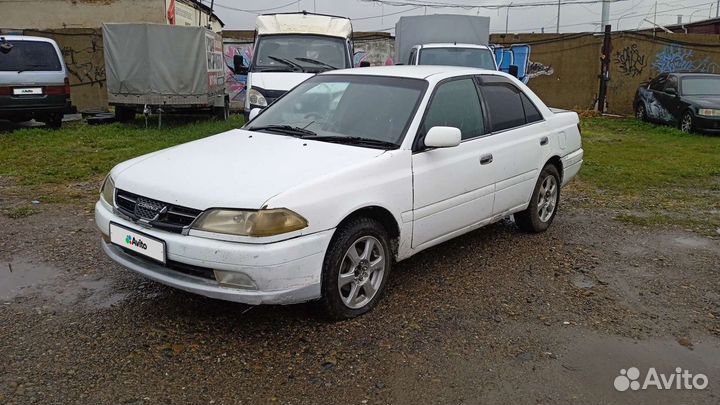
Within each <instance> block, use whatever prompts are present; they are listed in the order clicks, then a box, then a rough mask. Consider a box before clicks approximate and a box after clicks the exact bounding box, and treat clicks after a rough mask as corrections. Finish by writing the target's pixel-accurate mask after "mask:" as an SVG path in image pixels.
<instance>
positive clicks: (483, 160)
mask: <svg viewBox="0 0 720 405" xmlns="http://www.w3.org/2000/svg"><path fill="white" fill-rule="evenodd" d="M492 161H493V155H490V154H487V155H482V156H480V164H481V165H487V164H490V163H492Z"/></svg>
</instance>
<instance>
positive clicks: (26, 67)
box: [17, 64, 43, 73]
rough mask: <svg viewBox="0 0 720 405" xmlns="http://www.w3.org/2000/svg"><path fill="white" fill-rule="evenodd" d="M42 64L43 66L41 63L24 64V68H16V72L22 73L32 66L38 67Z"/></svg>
mask: <svg viewBox="0 0 720 405" xmlns="http://www.w3.org/2000/svg"><path fill="white" fill-rule="evenodd" d="M42 66H43V65H41V64H29V65H25V67H24V68H22V69H20V70H18V71H17V72H18V73H22V72H26V71H28V70H32V69H33V68H39V67H42Z"/></svg>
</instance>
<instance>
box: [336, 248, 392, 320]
mask: <svg viewBox="0 0 720 405" xmlns="http://www.w3.org/2000/svg"><path fill="white" fill-rule="evenodd" d="M386 256H387V255H386V252H385V249H384V248H383V245H382V244H381V243H380V241H378V240H377V239H376V238H374V237H372V236H363V237H361V238H358V239H357V240H356V241H355V242H353V243H352V244H351V245H350V248H348V250H347V252H346V253H345V256H344V257H343V260H342V261H341V262H340V271H339V272H338V290H339V292H340V298H341V300H342V302H343V304H345V306H346V307H348V308H351V309H358V308H362V307H364V306H365V305H367V304H368V303H370V301H372V300H373V298H374V297H375V295H376V294H377V292H378V290H379V289H380V286H381V285H382V282H383V277H385V264H386V263H385V260H387V257H386Z"/></svg>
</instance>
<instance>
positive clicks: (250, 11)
mask: <svg viewBox="0 0 720 405" xmlns="http://www.w3.org/2000/svg"><path fill="white" fill-rule="evenodd" d="M300 1H301V0H294V1H291V2H290V3H287V4H283V5H282V6H277V7H270V8H261V9H255V10H247V9H242V8H236V7H230V6H226V5H224V4H220V3H218V2H217V1H216V2H215V7H220V8H223V9H225V10H232V11H240V12H243V13H250V14H258V13H264V12H266V11H274V10H280V9H281V8H285V7H290V6H292V5H295V4H298V3H300Z"/></svg>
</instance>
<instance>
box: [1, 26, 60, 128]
mask: <svg viewBox="0 0 720 405" xmlns="http://www.w3.org/2000/svg"><path fill="white" fill-rule="evenodd" d="M70 109H71V106H70V81H69V79H68V70H67V67H66V66H65V62H64V61H63V58H62V53H61V52H60V48H58V45H57V43H55V41H53V40H52V39H50V38H42V37H31V36H25V35H1V36H0V119H7V120H10V121H13V122H22V121H29V120H31V119H33V118H34V119H36V120H38V121H42V122H44V123H45V124H46V125H47V126H48V127H51V128H60V126H61V125H62V118H63V115H64V114H65V113H67V112H70Z"/></svg>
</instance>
